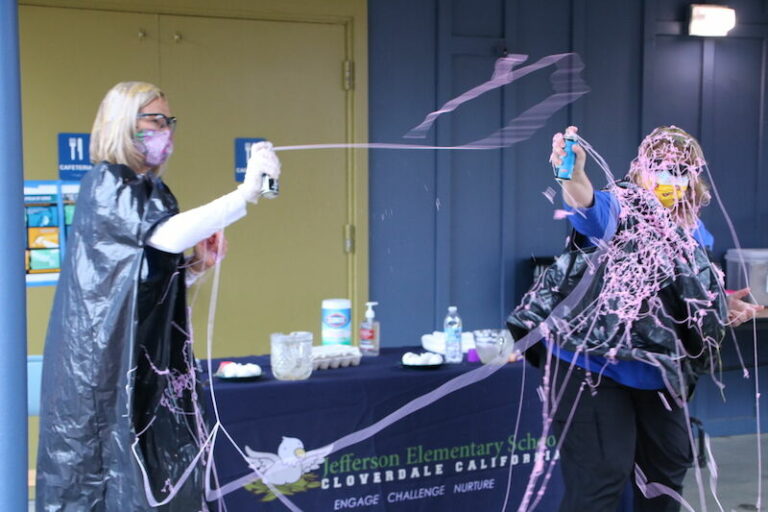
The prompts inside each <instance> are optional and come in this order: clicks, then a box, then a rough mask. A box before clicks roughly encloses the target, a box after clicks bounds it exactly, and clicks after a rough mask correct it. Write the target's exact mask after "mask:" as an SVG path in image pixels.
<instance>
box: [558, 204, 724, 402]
mask: <svg viewBox="0 0 768 512" xmlns="http://www.w3.org/2000/svg"><path fill="white" fill-rule="evenodd" d="M564 207H565V209H566V210H568V211H572V212H574V215H569V216H568V220H570V222H571V225H572V226H573V228H574V229H575V230H576V231H578V232H579V233H581V234H582V235H585V236H586V237H588V238H589V239H590V241H591V244H592V245H595V244H594V242H592V240H595V241H596V240H610V239H611V238H612V237H613V235H614V234H615V233H616V227H617V226H618V222H619V213H621V206H620V205H619V201H618V200H617V199H616V196H614V195H613V194H612V193H610V192H608V191H605V190H598V191H595V198H594V204H593V205H592V206H590V207H589V208H579V209H578V211H575V209H574V208H572V207H571V206H569V205H568V204H565V206H564ZM579 212H580V213H582V214H583V215H580V214H579ZM693 237H694V238H695V239H696V241H697V242H699V244H701V245H702V246H703V247H706V248H708V249H711V248H712V245H713V243H714V237H713V236H712V234H711V233H710V232H709V231H707V228H706V227H704V224H703V223H702V222H701V219H699V223H698V226H697V227H696V229H695V230H694V232H693ZM552 351H553V353H554V354H555V355H556V356H557V357H559V358H560V359H562V360H564V361H568V362H573V363H574V364H576V366H580V367H581V368H585V369H587V370H589V371H591V372H595V373H600V372H602V374H603V375H605V376H606V377H608V378H610V379H613V380H615V381H616V382H618V383H620V384H623V385H625V386H629V387H631V388H636V389H663V388H664V387H665V385H664V380H663V379H662V377H661V371H660V370H659V369H658V368H656V367H655V366H652V365H650V364H648V363H644V362H642V361H623V360H618V359H617V360H614V361H609V360H608V359H606V358H604V357H600V356H594V355H590V356H587V355H585V354H579V355H578V356H577V355H576V353H575V352H571V351H570V350H564V349H562V348H560V347H558V346H557V345H554V344H553V346H552ZM574 358H575V360H574Z"/></svg>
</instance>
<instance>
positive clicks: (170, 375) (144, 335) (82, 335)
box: [36, 163, 206, 512]
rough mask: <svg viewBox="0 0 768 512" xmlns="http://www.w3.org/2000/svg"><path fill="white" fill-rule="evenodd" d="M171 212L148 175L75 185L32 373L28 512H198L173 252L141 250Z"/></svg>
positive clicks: (180, 295) (121, 171)
mask: <svg viewBox="0 0 768 512" xmlns="http://www.w3.org/2000/svg"><path fill="white" fill-rule="evenodd" d="M176 213H178V206H177V203H176V199H175V198H174V196H173V194H172V193H171V191H170V190H169V189H168V187H167V186H166V185H165V184H164V183H163V182H162V181H161V180H160V179H159V178H158V177H156V176H154V175H151V174H150V173H147V174H146V175H137V174H136V173H134V172H133V171H132V170H131V169H130V168H129V167H126V166H122V165H111V164H107V163H101V164H98V165H96V166H95V167H94V169H93V170H92V171H90V172H89V173H88V174H87V175H86V176H85V177H84V178H83V180H82V182H81V188H80V194H79V197H78V201H77V207H76V213H75V218H74V222H73V225H72V228H71V229H72V231H71V232H70V234H69V239H68V248H67V254H66V261H65V263H64V266H63V269H62V273H61V276H60V280H59V284H58V287H57V290H56V297H55V301H54V306H53V312H52V314H51V319H50V323H49V326H48V335H47V338H46V343H45V355H44V365H43V384H42V407H41V413H40V445H39V455H38V464H37V496H36V506H37V510H38V511H46V512H52V511H75V510H76V511H120V512H128V511H139V510H140V511H146V510H164V511H183V512H192V511H199V510H206V508H205V505H204V502H203V492H202V485H201V484H202V476H201V474H202V472H201V471H200V463H199V461H197V462H195V468H194V470H193V471H192V473H191V477H190V478H189V479H188V480H187V481H186V483H185V484H184V485H183V486H182V487H181V488H180V489H179V491H178V494H177V496H176V497H175V498H173V499H172V500H171V501H170V502H169V503H168V504H167V505H163V506H159V507H157V508H153V507H151V506H150V505H149V502H148V500H147V497H146V492H145V483H144V478H143V476H142V472H141V470H140V468H141V467H142V466H143V467H144V468H146V471H147V487H148V488H149V489H150V490H151V492H152V493H153V495H154V497H155V499H157V500H158V501H159V502H162V501H163V499H164V498H166V497H167V496H168V493H169V490H170V488H171V485H173V484H175V483H176V482H177V481H179V479H180V478H181V476H182V474H183V472H184V471H185V469H186V468H187V467H189V466H190V464H192V463H193V460H194V458H195V456H196V455H197V454H198V452H199V439H200V438H201V436H204V435H205V434H204V431H205V427H204V424H203V423H202V421H201V416H200V411H199V407H198V403H197V396H198V394H199V385H198V383H197V380H196V378H195V373H194V364H193V362H194V357H193V355H192V346H191V340H190V337H189V334H188V332H187V309H186V298H185V292H186V289H185V283H184V269H183V266H182V261H183V256H182V255H181V254H169V253H164V252H161V251H158V250H156V249H153V248H151V247H149V246H147V245H145V244H146V241H147V239H148V237H149V235H150V233H151V232H152V230H153V228H154V227H155V226H156V225H157V224H158V223H159V222H160V221H162V220H164V219H166V218H168V217H170V216H171V215H174V214H176Z"/></svg>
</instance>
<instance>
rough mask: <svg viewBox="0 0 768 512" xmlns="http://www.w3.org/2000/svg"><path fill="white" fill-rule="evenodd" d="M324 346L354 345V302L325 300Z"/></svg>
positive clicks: (323, 311)
mask: <svg viewBox="0 0 768 512" xmlns="http://www.w3.org/2000/svg"><path fill="white" fill-rule="evenodd" d="M322 339H323V345H338V344H342V345H351V344H352V302H351V301H350V300H349V299H325V300H323V309H322Z"/></svg>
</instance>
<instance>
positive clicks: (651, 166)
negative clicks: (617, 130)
mask: <svg viewBox="0 0 768 512" xmlns="http://www.w3.org/2000/svg"><path fill="white" fill-rule="evenodd" d="M706 165H707V162H706V160H704V152H703V151H702V149H701V145H700V144H699V142H698V141H697V140H696V138H694V137H693V136H692V135H691V134H689V133H688V132H686V131H685V130H683V129H681V128H678V127H677V126H660V127H658V128H656V129H654V130H653V131H652V132H651V133H650V134H648V135H647V136H646V137H645V138H644V139H643V141H642V142H641V143H640V146H639V147H638V148H637V157H636V158H635V159H634V160H632V163H631V164H630V168H629V174H628V175H627V177H628V178H629V180H630V181H632V182H633V183H635V184H637V185H640V186H642V187H644V188H649V186H651V185H652V186H655V183H656V180H655V174H656V172H657V171H660V170H664V169H668V168H672V167H676V166H685V167H687V172H686V176H688V181H689V184H688V189H687V190H686V191H685V194H684V196H683V198H682V199H681V200H680V201H678V202H677V203H676V204H675V206H674V207H673V208H672V210H671V212H670V213H671V214H672V216H673V218H674V219H675V220H676V221H677V223H678V224H680V225H683V226H686V227H696V225H697V223H698V218H699V210H700V209H701V208H702V207H704V206H706V205H708V204H709V200H710V197H711V196H710V193H709V186H708V185H707V183H706V181H705V180H704V177H703V176H702V171H703V170H704V167H705V166H706Z"/></svg>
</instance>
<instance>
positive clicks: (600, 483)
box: [552, 359, 693, 512]
mask: <svg viewBox="0 0 768 512" xmlns="http://www.w3.org/2000/svg"><path fill="white" fill-rule="evenodd" d="M558 363H559V364H558ZM569 366H570V365H569V363H566V362H564V361H558V360H557V359H553V361H552V373H553V374H554V376H555V379H554V383H555V385H556V386H557V388H556V389H558V390H559V389H561V388H562V386H565V388H564V392H563V398H562V400H561V402H560V406H559V407H558V410H557V411H556V412H555V415H554V422H553V424H554V429H555V433H556V434H557V436H558V438H560V437H561V436H562V434H563V429H564V427H565V423H566V420H567V418H568V415H569V413H570V412H571V409H572V407H573V404H574V402H575V400H576V397H577V396H578V390H579V387H580V386H581V383H582V382H583V381H584V377H585V371H584V370H582V369H581V368H578V367H577V366H574V367H573V370H572V371H571V375H570V378H568V379H566V378H565V375H566V372H567V371H568V368H569ZM667 402H668V403H669V405H670V406H671V407H672V410H671V411H668V410H667V409H666V408H665V407H664V404H663V402H662V400H661V398H660V397H659V392H658V391H645V390H638V389H634V388H629V387H626V386H623V385H621V384H619V383H617V382H616V381H613V380H611V379H608V378H606V377H602V381H601V382H600V384H599V386H598V387H597V393H596V394H595V395H594V396H593V395H592V394H591V393H590V390H589V388H587V387H586V386H585V388H584V391H583V392H582V393H581V397H580V398H579V401H578V404H577V405H576V409H575V411H574V415H573V419H572V420H571V424H570V426H569V427H568V431H567V432H566V433H565V437H564V438H563V444H562V447H561V449H560V457H561V470H562V474H563V480H564V482H565V496H564V497H563V501H562V503H561V505H560V512H585V511H588V512H616V508H617V507H618V503H619V500H620V499H621V495H622V492H623V491H624V489H625V486H626V483H627V479H628V478H630V477H631V478H632V482H633V484H634V481H635V479H634V465H635V463H637V465H638V466H640V468H641V469H642V470H643V472H644V473H645V475H646V477H647V479H648V482H649V483H652V482H657V483H661V484H664V485H666V486H667V487H669V488H671V489H674V490H675V491H677V492H678V493H679V494H682V488H683V479H684V478H685V473H686V471H687V469H688V468H689V467H691V465H692V462H693V451H692V449H691V443H690V441H689V437H688V426H687V421H686V418H685V414H684V411H683V409H681V408H679V407H676V406H675V403H674V402H673V401H672V399H671V398H669V396H668V395H667ZM634 492H635V500H634V501H635V503H634V509H635V512H672V511H674V512H677V511H678V510H680V503H678V502H677V501H676V500H675V499H673V498H670V497H667V496H660V497H657V498H653V499H646V498H645V497H644V496H643V494H642V493H641V492H640V490H639V489H638V488H637V487H636V486H635V488H634Z"/></svg>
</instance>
